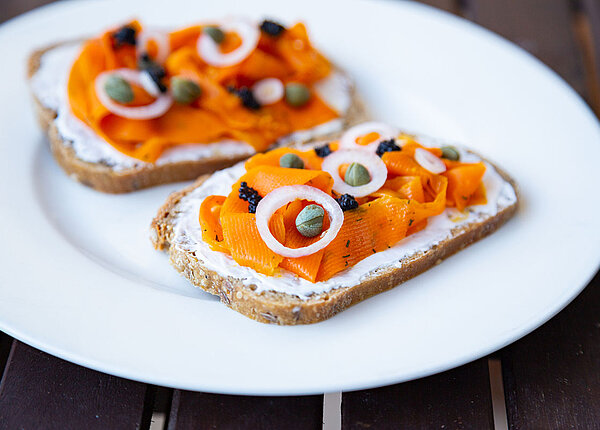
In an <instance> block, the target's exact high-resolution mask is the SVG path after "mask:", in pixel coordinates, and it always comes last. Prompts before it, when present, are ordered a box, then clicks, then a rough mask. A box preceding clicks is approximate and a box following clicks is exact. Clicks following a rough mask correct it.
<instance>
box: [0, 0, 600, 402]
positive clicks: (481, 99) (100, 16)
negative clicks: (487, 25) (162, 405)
mask: <svg viewBox="0 0 600 430" xmlns="http://www.w3.org/2000/svg"><path fill="white" fill-rule="evenodd" d="M166 4H167V2H159V1H150V0H139V1H125V0H116V1H111V0H104V1H86V2H60V3H57V4H54V5H52V6H50V7H45V8H42V9H40V10H37V11H34V12H32V13H29V14H27V15H25V16H22V17H20V18H18V19H16V20H13V21H12V22H9V23H7V24H5V25H3V26H2V27H0V58H3V59H5V60H6V61H4V62H3V66H2V68H0V82H2V85H0V136H1V145H0V163H1V168H0V201H1V202H2V210H1V211H0V236H1V237H2V247H0V329H1V330H3V331H6V332H7V333H9V334H11V335H13V336H15V337H16V338H18V339H20V340H22V341H24V342H26V343H28V344H31V345H33V346H35V347H37V348H40V349H42V350H45V351H48V352H49V353H51V354H54V355H57V356H59V357H62V358H65V359H67V360H70V361H73V362H75V363H79V364H82V365H84V366H88V367H91V368H94V369H97V370H101V371H104V372H108V373H111V374H115V375H119V376H123V377H127V378H131V379H136V380H141V381H146V382H151V383H154V384H159V385H167V386H172V387H179V388H186V389H192V390H201V391H211V392H221V393H237V394H307V393H322V392H328V391H335V390H352V389H358V388H365V387H372V386H377V385H383V384H390V383H394V382H400V381H405V380H409V379H412V378H417V377H421V376H425V375H428V374H432V373H435V372H439V371H442V370H445V369H449V368H451V367H454V366H458V365H460V364H463V363H465V362H468V361H471V360H474V359H476V358H478V357H481V356H483V355H485V354H488V353H490V352H492V351H494V350H496V349H498V348H501V347H502V346H504V345H506V344H508V343H510V342H512V341H514V340H516V339H518V338H519V337H521V336H523V335H525V334H526V333H528V332H530V331H531V330H533V329H534V328H536V327H537V326H539V325H540V324H542V323H543V322H545V321H546V320H548V319H549V318H550V317H552V316H553V315H554V314H555V313H557V312H558V311H559V310H560V309H562V308H563V307H564V306H565V305H566V304H567V303H568V302H569V301H570V300H572V299H573V298H574V297H575V296H576V295H577V293H579V291H580V290H581V289H582V288H583V287H584V286H585V284H586V283H587V282H588V281H589V280H590V278H591V276H592V275H593V273H594V272H595V271H596V268H597V266H598V261H599V257H600V223H598V213H599V211H600V198H599V194H598V190H597V186H598V184H599V183H600V173H599V172H600V169H598V167H597V166H598V160H600V144H599V142H600V129H599V127H598V123H597V121H596V119H595V117H594V116H593V115H592V113H591V112H590V110H589V109H588V108H587V107H586V105H585V104H584V103H583V102H582V101H581V100H580V98H579V97H578V96H577V95H576V94H575V93H574V92H573V91H572V90H571V89H570V88H569V87H568V86H567V85H566V84H565V83H564V82H563V81H561V80H560V79H559V78H558V77H557V76H556V75H555V74H554V73H553V72H551V71H550V70H549V69H547V68H546V67H544V66H543V65H542V64H541V63H539V62H538V61H537V60H535V59H533V58H532V57H531V56H529V55H527V54H526V53H524V52H523V51H521V50H520V49H518V48H516V47H515V46H513V45H511V44H510V43H507V42H506V41H504V40H503V39H500V38H499V37H497V36H495V35H493V34H491V33H489V32H487V31H485V30H483V29H481V28H479V27H477V26H475V25H472V24H469V23H468V22H466V21H463V20H461V19H457V18H455V17H452V16H450V15H447V14H445V13H441V12H439V11H436V10H434V9H430V8H427V7H424V6H421V5H417V4H413V3H406V2H391V1H356V0H353V1H348V0H344V1H343V2H342V1H338V2H333V1H332V2H324V1H321V0H304V1H302V2H281V1H277V0H272V1H269V0H253V1H251V2H250V1H242V0H240V1H233V0H229V1H223V0H221V1H213V2H191V1H171V2H168V4H169V5H168V6H166ZM232 12H235V13H236V14H238V15H250V16H253V17H257V18H259V17H264V16H269V17H276V18H277V19H281V20H283V21H284V22H292V21H293V20H296V19H303V20H305V21H306V22H307V23H308V25H309V29H310V32H311V34H312V36H313V39H314V40H315V41H317V44H318V45H319V46H320V47H321V48H322V50H323V51H324V52H325V53H326V54H328V55H329V56H330V57H331V58H332V59H333V60H334V61H335V62H337V63H339V64H340V65H341V66H342V67H344V68H346V69H347V70H349V71H350V73H351V74H352V75H353V76H354V77H355V78H356V80H357V82H358V86H359V90H360V92H361V94H363V95H364V97H365V99H366V101H367V102H368V104H369V106H370V107H371V108H372V110H373V112H374V113H375V114H376V115H377V116H379V117H380V118H381V119H383V120H387V121H389V122H392V123H396V124H398V125H400V126H402V127H405V128H407V129H410V130H415V131H419V132H423V133H425V134H429V135H434V136H438V137H443V138H447V139H451V140H458V141H461V142H464V143H465V144H467V145H468V146H471V147H473V148H476V149H477V151H479V152H481V153H483V154H486V155H487V156H488V157H489V158H490V159H492V160H494V161H496V162H498V163H499V165H501V166H503V167H504V168H505V169H506V170H507V171H508V172H510V173H511V174H512V175H513V177H514V178H515V179H516V180H517V182H518V183H519V185H520V191H521V197H522V203H521V209H520V210H519V212H518V214H517V216H516V217H515V218H514V219H513V220H511V221H510V222H509V223H508V224H507V225H506V226H504V227H503V228H501V229H500V230H499V231H498V232H497V233H495V234H493V235H492V236H490V237H489V238H486V239H484V240H482V241H481V242H479V243H477V244H475V245H473V246H471V247H469V248H467V249H465V250H464V251H461V252H460V253H458V254H457V255H456V256H453V257H451V258H449V259H448V260H447V261H445V262H444V263H443V264H441V265H439V266H436V267H435V268H433V269H431V270H429V271H428V272H426V273H424V274H423V275H421V276H418V277H417V278H415V279H413V280H411V281H409V282H407V283H405V284H403V285H402V286H400V287H397V288H395V289H393V290H392V291H389V292H387V293H384V294H380V295H378V296H376V297H374V298H372V299H369V300H367V301H365V302H363V303H360V304H358V305H357V306H354V307H353V308H351V309H349V310H347V311H345V312H343V313H341V314H340V315H338V316H336V317H334V318H332V319H330V320H328V321H325V322H323V323H319V324H314V325H310V326H300V327H278V326H269V325H263V324H260V323H256V322H254V321H252V320H250V319H248V318H246V317H244V316H242V315H240V314H238V313H236V312H234V311H232V310H230V309H228V308H227V307H225V306H224V305H222V304H220V303H219V302H218V301H217V300H216V299H214V298H212V297H211V296H209V295H208V294H205V293H203V292H201V291H198V290H194V289H193V288H192V287H191V286H190V285H189V284H188V283H187V282H186V281H184V280H183V279H182V278H181V277H179V275H177V274H176V273H175V271H174V270H173V269H172V268H171V267H170V266H169V264H168V261H167V258H166V256H165V255H163V254H161V253H159V252H156V251H154V250H153V249H152V247H151V245H150V242H149V240H148V225H149V223H150V221H151V219H152V217H153V215H154V213H155V211H156V209H157V208H158V207H159V206H160V205H161V204H162V203H163V201H164V200H165V198H166V197H167V195H168V194H169V193H170V192H171V191H174V190H177V189H179V188H180V187H181V186H182V184H174V185H167V186H163V187H158V188H155V189H151V190H145V191H141V192H136V193H133V194H127V195H117V196H113V195H105V194H101V193H98V192H94V191H93V190H91V189H88V188H86V187H84V186H81V185H79V184H77V183H75V182H72V181H71V180H69V179H68V178H67V177H66V176H65V175H64V174H63V172H62V171H61V170H60V169H59V168H58V167H57V165H56V164H55V163H54V161H53V159H52V157H51V156H50V154H49V151H48V149H47V142H46V140H45V138H44V137H43V136H42V133H41V132H40V131H39V129H38V127H37V125H36V123H35V121H34V116H33V113H32V109H31V106H30V99H29V95H28V91H27V87H26V83H25V79H24V73H25V58H26V56H27V54H28V53H29V52H30V51H31V50H32V49H33V48H34V47H37V46H39V45H44V44H47V43H49V42H52V41H56V40H61V39H68V38H71V37H77V36H80V35H86V34H93V33H96V32H99V31H100V30H101V29H103V28H105V27H106V26H109V25H112V24H114V23H116V22H119V21H123V20H124V19H126V18H129V17H134V16H138V17H140V18H142V20H143V21H144V22H147V23H151V24H154V25H163V26H175V25H182V24H187V23H191V22H193V21H197V20H203V19H210V18H218V17H220V16H222V15H226V14H229V13H232Z"/></svg>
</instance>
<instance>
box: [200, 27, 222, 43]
mask: <svg viewBox="0 0 600 430" xmlns="http://www.w3.org/2000/svg"><path fill="white" fill-rule="evenodd" d="M202 31H203V32H204V34H206V35H207V36H210V38H211V39H212V40H214V41H215V43H216V44H220V43H222V42H223V40H225V33H223V30H221V29H220V28H219V27H204V30H202Z"/></svg>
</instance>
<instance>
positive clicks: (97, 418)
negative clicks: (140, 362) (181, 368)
mask: <svg viewBox="0 0 600 430" xmlns="http://www.w3.org/2000/svg"><path fill="white" fill-rule="evenodd" d="M145 398H146V385H145V384H142V383H139V382H133V381H129V380H126V379H122V378H117V377H115V376H109V375H106V374H103V373H99V372H95V371H93V370H89V369H86V368H84V367H80V366H77V365H75V364H72V363H68V362H66V361H63V360H60V359H58V358H55V357H52V356H50V355H48V354H46V353H44V352H41V351H38V350H36V349H34V348H31V347H29V346H27V345H25V344H24V343H21V342H14V344H13V348H12V350H11V353H10V357H9V359H8V364H7V366H6V371H5V374H4V377H3V379H2V383H1V384H0V429H1V430H13V429H53V428H54V429H65V430H66V429H85V430H95V429H98V430H104V429H115V430H119V429H135V428H144V427H146V428H147V426H148V424H149V419H150V416H149V415H147V414H146V416H145V414H144V401H145V400H146V399H145Z"/></svg>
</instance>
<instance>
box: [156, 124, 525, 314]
mask: <svg viewBox="0 0 600 430" xmlns="http://www.w3.org/2000/svg"><path fill="white" fill-rule="evenodd" d="M516 208H517V194H516V191H515V185H514V184H513V182H512V180H511V179H510V178H509V177H508V176H507V175H506V174H505V173H503V172H502V171H501V170H499V169H498V168H497V167H495V166H494V165H493V164H491V163H490V162H489V161H486V160H484V159H482V158H481V157H479V156H478V155H476V154H474V153H472V152H470V151H468V150H466V149H463V148H457V147H455V146H444V145H440V144H439V143H437V142H435V141H431V140H427V139H422V138H417V137H414V136H410V135H406V134H402V133H399V132H398V131H397V130H396V129H394V128H392V127H389V126H387V125H385V124H381V123H364V124H361V125H359V126H356V127H353V128H351V129H349V130H348V131H347V132H346V133H344V134H343V135H342V137H341V138H340V139H339V140H338V141H332V142H329V143H326V144H319V145H313V146H312V147H307V146H304V147H297V148H278V149H275V150H272V151H269V152H266V153H264V154H258V155H255V156H253V157H252V158H250V159H249V160H248V161H246V162H245V163H238V164H237V165H235V166H233V167H230V168H227V169H224V170H221V171H219V172H216V173H214V174H213V175H211V176H204V177H201V178H200V179H198V180H197V181H196V182H195V183H194V184H193V185H191V186H189V187H188V188H186V189H184V190H183V191H181V192H177V193H174V194H173V195H171V196H170V198H169V199H168V201H167V202H166V203H165V205H164V206H163V207H162V208H161V209H160V211H159V213H158V215H157V216H156V218H155V219H154V221H153V223H152V229H151V231H152V241H153V243H154V246H155V247H156V248H157V249H168V252H169V255H170V260H171V263H172V264H173V266H174V267H175V268H176V269H177V270H178V271H179V272H181V273H182V274H183V275H184V276H185V277H186V278H187V279H189V280H190V281H191V282H192V284H194V285H195V286H197V287H200V288H202V289H204V290H206V291H208V292H210V293H212V294H215V295H218V296H220V298H221V301H222V302H223V303H225V304H226V305H227V306H229V307H231V308H232V309H235V310H237V311H238V312H240V313H242V314H244V315H246V316H248V317H250V318H253V319H256V320H258V321H261V322H267V323H276V324H306V323H314V322H317V321H322V320H324V319H327V318H329V317H331V316H333V315H335V314H336V313H338V312H340V311H342V310H344V309H345V308H347V307H349V306H351V305H353V304H355V303H357V302H359V301H361V300H364V299H366V298H368V297H370V296H373V295H374V294H377V293H380V292H382V291H385V290H388V289H390V288H392V287H394V286H396V285H398V284H399V283H401V282H403V281H406V280H407V279H410V278H412V277H413V276H415V275H417V274H419V273H421V272H423V271H424V270H427V269H428V268H430V267H431V266H433V265H435V264H436V263H439V262H440V261H441V260H442V259H444V258H445V257H447V256H449V255H451V254H453V253H455V252H456V251H458V250H460V249H461V248H463V247H464V246H466V245H468V244H470V243H472V242H474V241H476V240H478V239H480V238H482V237H484V236H486V235H488V234H490V233H491V232H493V231H494V230H496V229H497V228H498V227H499V226H501V225H502V224H503V223H504V222H505V221H506V220H508V219H509V218H510V217H511V216H512V215H513V214H514V213H515V210H516Z"/></svg>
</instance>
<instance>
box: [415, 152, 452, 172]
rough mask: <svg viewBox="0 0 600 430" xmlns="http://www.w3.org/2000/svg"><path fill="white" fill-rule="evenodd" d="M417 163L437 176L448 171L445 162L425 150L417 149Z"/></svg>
mask: <svg viewBox="0 0 600 430" xmlns="http://www.w3.org/2000/svg"><path fill="white" fill-rule="evenodd" d="M415 161H416V162H417V163H419V164H420V165H421V167H422V168H424V169H425V170H428V171H430V172H431V173H435V174H436V175H439V174H440V173H444V172H445V171H446V165H445V164H444V162H443V161H442V160H440V159H439V158H438V157H436V156H435V155H433V154H432V153H431V152H429V151H426V150H425V149H423V148H417V149H415Z"/></svg>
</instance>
